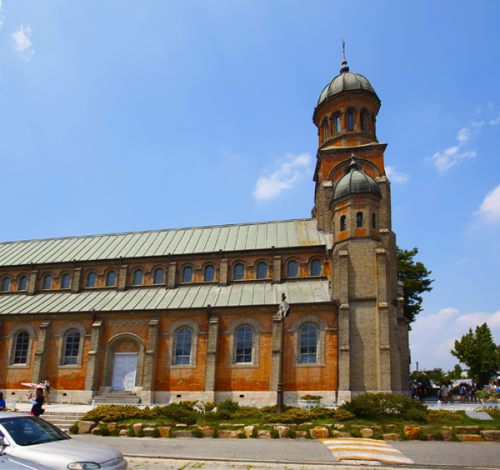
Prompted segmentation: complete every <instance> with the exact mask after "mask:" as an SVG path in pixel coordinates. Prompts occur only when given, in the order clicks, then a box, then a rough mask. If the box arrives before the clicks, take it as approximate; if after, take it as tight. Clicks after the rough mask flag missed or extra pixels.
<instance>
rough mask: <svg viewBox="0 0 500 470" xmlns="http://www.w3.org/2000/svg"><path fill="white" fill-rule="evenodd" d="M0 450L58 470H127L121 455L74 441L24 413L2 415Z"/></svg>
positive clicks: (100, 446) (117, 452) (99, 445)
mask: <svg viewBox="0 0 500 470" xmlns="http://www.w3.org/2000/svg"><path fill="white" fill-rule="evenodd" d="M0 450H1V451H2V452H4V453H6V454H7V455H9V456H12V457H14V458H20V459H26V460H28V461H31V462H35V463H37V464H41V465H45V466H46V467H49V468H51V469H55V470H97V469H103V470H124V469H126V468H128V463H127V461H126V460H125V459H124V458H123V455H122V453H121V452H120V451H118V450H116V449H113V448H112V447H108V446H105V445H102V444H95V443H90V442H85V441H80V440H78V439H72V438H71V437H70V436H68V435H67V434H65V433H64V432H62V431H61V430H60V429H58V428H56V427H55V426H54V425H52V424H51V423H49V422H47V421H45V420H43V419H40V418H37V417H36V416H31V415H27V414H21V413H12V412H4V413H0ZM37 468H41V467H37ZM0 469H1V467H0Z"/></svg>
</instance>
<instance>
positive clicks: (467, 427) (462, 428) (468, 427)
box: [455, 426, 479, 433]
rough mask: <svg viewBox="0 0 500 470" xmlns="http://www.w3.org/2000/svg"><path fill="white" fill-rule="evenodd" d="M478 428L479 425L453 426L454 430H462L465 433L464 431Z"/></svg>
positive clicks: (472, 430)
mask: <svg viewBox="0 0 500 470" xmlns="http://www.w3.org/2000/svg"><path fill="white" fill-rule="evenodd" d="M478 430H479V426H455V431H457V432H463V433H466V432H469V433H470V432H474V431H478Z"/></svg>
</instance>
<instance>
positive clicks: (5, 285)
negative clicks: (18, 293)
mask: <svg viewBox="0 0 500 470" xmlns="http://www.w3.org/2000/svg"><path fill="white" fill-rule="evenodd" d="M9 290H10V278H8V277H4V278H3V280H2V292H8V291H9Z"/></svg>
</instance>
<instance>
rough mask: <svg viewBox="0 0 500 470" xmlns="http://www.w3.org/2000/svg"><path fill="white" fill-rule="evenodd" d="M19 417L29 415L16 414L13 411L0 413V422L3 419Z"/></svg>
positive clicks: (27, 414)
mask: <svg viewBox="0 0 500 470" xmlns="http://www.w3.org/2000/svg"><path fill="white" fill-rule="evenodd" d="M20 416H31V415H30V414H29V413H16V412H14V411H3V412H0V420H2V419H4V418H15V417H20Z"/></svg>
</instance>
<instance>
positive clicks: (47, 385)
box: [43, 377, 50, 405]
mask: <svg viewBox="0 0 500 470" xmlns="http://www.w3.org/2000/svg"><path fill="white" fill-rule="evenodd" d="M43 385H44V386H45V388H44V389H43V396H44V398H45V401H46V402H47V405H50V402H49V393H50V382H49V378H48V377H45V379H44V381H43Z"/></svg>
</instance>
